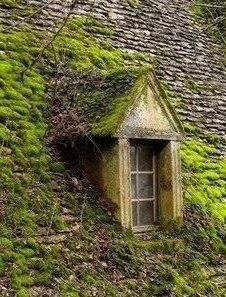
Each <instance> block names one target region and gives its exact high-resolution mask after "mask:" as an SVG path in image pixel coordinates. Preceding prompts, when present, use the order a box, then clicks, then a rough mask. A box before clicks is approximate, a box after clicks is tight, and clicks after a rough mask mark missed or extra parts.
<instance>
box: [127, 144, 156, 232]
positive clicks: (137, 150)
mask: <svg viewBox="0 0 226 297" xmlns="http://www.w3.org/2000/svg"><path fill="white" fill-rule="evenodd" d="M130 166H131V193H132V225H133V227H134V228H135V229H143V228H145V227H148V226H149V225H150V224H152V223H153V222H155V220H156V217H157V201H156V169H155V168H156V156H155V153H154V150H153V149H152V148H151V147H149V146H131V147H130Z"/></svg>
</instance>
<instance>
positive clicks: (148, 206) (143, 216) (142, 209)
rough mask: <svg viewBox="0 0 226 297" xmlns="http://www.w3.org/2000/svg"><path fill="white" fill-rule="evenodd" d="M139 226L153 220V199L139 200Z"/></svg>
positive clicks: (148, 223)
mask: <svg viewBox="0 0 226 297" xmlns="http://www.w3.org/2000/svg"><path fill="white" fill-rule="evenodd" d="M139 215H140V226H146V225H150V224H151V223H152V222H153V221H154V204H153V201H140V202H139Z"/></svg>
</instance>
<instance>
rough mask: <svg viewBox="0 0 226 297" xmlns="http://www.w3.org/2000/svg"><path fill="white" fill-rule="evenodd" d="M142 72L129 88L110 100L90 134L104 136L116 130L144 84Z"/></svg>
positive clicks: (144, 79) (140, 92)
mask: <svg viewBox="0 0 226 297" xmlns="http://www.w3.org/2000/svg"><path fill="white" fill-rule="evenodd" d="M142 72H143V71H142ZM142 72H141V75H140V77H139V76H138V79H137V81H136V83H135V84H134V86H133V87H132V89H131V90H129V91H128V92H127V93H125V94H124V95H119V97H116V98H114V99H113V100H112V102H111V103H110V104H109V105H108V108H107V109H108V110H107V115H105V116H103V118H101V119H100V120H99V121H98V120H97V124H96V125H94V129H93V130H92V134H94V135H101V136H106V135H112V134H114V133H115V132H116V130H117V128H118V127H119V125H120V124H121V122H122V120H123V119H124V116H125V113H126V111H127V110H128V108H129V107H130V106H132V104H133V103H134V102H135V100H136V99H137V98H139V95H140V94H142V91H143V88H144V87H145V86H146V76H144V75H142V74H143V73H142ZM121 83H122V82H121ZM116 90H117V89H116Z"/></svg>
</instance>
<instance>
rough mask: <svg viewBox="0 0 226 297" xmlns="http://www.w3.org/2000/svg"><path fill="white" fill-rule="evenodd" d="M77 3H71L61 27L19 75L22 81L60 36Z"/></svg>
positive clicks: (75, 1)
mask: <svg viewBox="0 0 226 297" xmlns="http://www.w3.org/2000/svg"><path fill="white" fill-rule="evenodd" d="M76 3H77V0H74V1H73V2H72V4H71V5H70V8H69V11H68V13H67V15H66V17H65V18H64V20H63V23H62V24H61V26H60V27H59V28H58V30H57V31H56V33H55V34H54V35H53V36H52V38H51V39H50V40H49V42H47V44H46V45H44V46H43V48H42V50H41V52H40V53H39V54H38V56H37V57H36V58H35V59H34V60H33V61H32V63H31V64H30V65H29V66H28V67H27V68H26V69H25V70H24V71H23V72H22V73H21V76H22V79H23V77H24V75H25V73H26V72H27V71H28V70H29V69H30V68H32V67H33V66H34V65H35V64H36V63H37V62H38V61H39V59H40V58H41V57H42V55H43V53H44V52H45V50H46V49H47V48H49V46H51V45H52V43H53V42H54V40H55V39H56V38H57V36H58V35H59V34H60V32H61V31H62V30H63V28H64V27H65V25H66V24H67V21H68V19H69V18H70V16H71V14H72V13H73V10H74V7H75V5H76Z"/></svg>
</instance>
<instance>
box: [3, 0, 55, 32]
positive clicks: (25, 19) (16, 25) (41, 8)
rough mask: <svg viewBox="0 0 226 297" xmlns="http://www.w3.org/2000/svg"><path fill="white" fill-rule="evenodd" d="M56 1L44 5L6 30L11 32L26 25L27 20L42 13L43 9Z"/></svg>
mask: <svg viewBox="0 0 226 297" xmlns="http://www.w3.org/2000/svg"><path fill="white" fill-rule="evenodd" d="M54 1H55V0H51V1H50V2H48V3H46V4H44V5H42V6H41V7H40V8H39V9H37V10H35V11H34V12H33V13H31V14H29V15H27V16H25V17H24V18H23V19H22V20H20V21H19V22H16V23H15V24H13V25H11V26H9V27H7V28H5V30H6V29H7V31H8V30H11V29H13V28H15V27H18V26H20V25H22V24H23V23H25V22H26V21H27V20H29V19H30V18H32V17H33V16H35V15H36V14H37V13H39V12H40V11H42V10H43V9H45V8H47V7H48V6H49V5H51V4H52V3H53V2H54Z"/></svg>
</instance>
